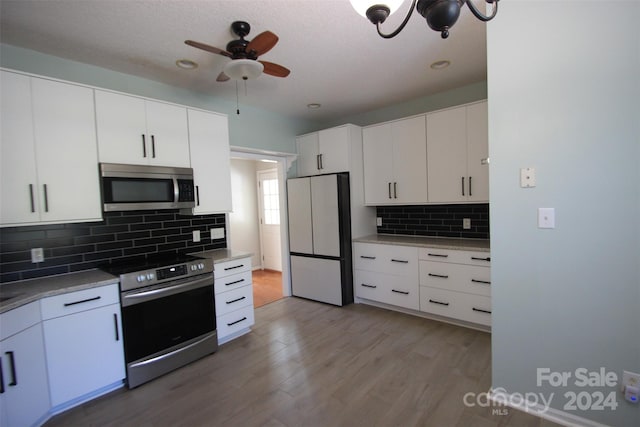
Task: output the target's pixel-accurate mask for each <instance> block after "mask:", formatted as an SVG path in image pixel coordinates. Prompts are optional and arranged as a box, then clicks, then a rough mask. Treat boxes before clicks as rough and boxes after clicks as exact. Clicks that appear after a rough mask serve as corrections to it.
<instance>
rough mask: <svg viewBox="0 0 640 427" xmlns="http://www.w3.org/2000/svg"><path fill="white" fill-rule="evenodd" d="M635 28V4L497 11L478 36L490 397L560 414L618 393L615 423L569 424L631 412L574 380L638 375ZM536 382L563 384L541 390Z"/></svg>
mask: <svg viewBox="0 0 640 427" xmlns="http://www.w3.org/2000/svg"><path fill="white" fill-rule="evenodd" d="M638 22H640V3H638V2H635V1H608V2H594V1H592V2H570V1H547V2H544V5H542V6H541V5H540V2H537V1H517V2H516V1H508V2H500V12H499V13H498V16H497V18H496V19H495V20H493V21H491V22H490V23H488V24H487V33H488V37H487V44H488V68H489V77H488V99H489V150H490V156H491V169H490V185H491V252H492V253H491V258H492V260H491V264H492V266H491V271H492V298H493V300H492V301H493V302H492V304H493V335H492V345H493V352H492V355H493V361H492V372H493V387H494V388H496V387H504V388H505V389H506V390H507V392H509V393H529V392H533V393H544V394H545V396H547V397H549V396H550V394H551V393H555V395H554V398H553V400H552V407H553V408H555V409H559V410H564V409H565V408H564V406H565V404H567V403H568V397H566V396H564V393H565V392H567V391H569V392H571V391H573V392H575V393H580V392H588V393H589V394H591V393H592V392H595V391H597V390H601V391H603V392H605V395H606V394H608V393H609V392H610V391H615V392H616V398H617V399H616V400H617V402H618V403H619V406H618V408H617V409H616V410H615V411H611V410H604V411H598V410H585V411H580V410H578V411H570V410H567V411H566V412H568V413H570V414H573V415H577V416H580V417H584V418H588V419H590V420H595V421H597V422H601V423H605V424H607V425H616V426H631V425H638V424H637V421H638V420H639V419H640V407H638V405H632V404H630V403H627V402H625V401H624V399H623V396H622V394H621V393H620V392H618V391H617V388H615V387H614V388H612V387H605V388H603V389H598V388H596V387H593V388H591V387H578V386H576V385H575V381H576V377H575V370H576V369H578V368H587V369H588V370H589V371H598V370H599V369H600V367H604V368H605V370H606V371H613V372H615V373H616V374H617V375H618V377H619V378H620V377H621V375H622V370H623V369H626V370H631V371H635V372H640V309H639V307H640V125H639V123H640V109H639V107H638V102H639V100H640V84H639V80H638V76H640V30H639V29H640V27H639V26H638ZM523 167H535V168H536V171H537V186H536V187H535V188H530V189H523V188H520V186H519V169H520V168H523ZM539 207H554V208H555V209H556V228H555V229H539V228H537V222H536V217H537V208H539ZM537 368H549V369H550V370H551V371H558V372H562V371H567V372H570V373H571V374H572V377H571V378H569V381H568V386H567V387H566V388H565V387H550V386H548V385H546V383H545V384H544V385H543V386H540V387H539V386H537V384H536V372H537V371H536V370H537ZM585 399H586V398H585Z"/></svg>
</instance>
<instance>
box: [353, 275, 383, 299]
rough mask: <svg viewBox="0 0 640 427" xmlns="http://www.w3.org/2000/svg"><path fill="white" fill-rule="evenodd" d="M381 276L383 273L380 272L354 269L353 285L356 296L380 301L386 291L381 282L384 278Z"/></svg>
mask: <svg viewBox="0 0 640 427" xmlns="http://www.w3.org/2000/svg"><path fill="white" fill-rule="evenodd" d="M381 276H383V275H382V274H380V273H374V272H371V271H364V270H355V274H354V277H353V286H354V288H355V294H356V296H357V297H359V298H365V299H370V300H373V301H382V300H383V299H384V295H385V294H386V292H385V285H384V283H383V280H384V278H383V277H381Z"/></svg>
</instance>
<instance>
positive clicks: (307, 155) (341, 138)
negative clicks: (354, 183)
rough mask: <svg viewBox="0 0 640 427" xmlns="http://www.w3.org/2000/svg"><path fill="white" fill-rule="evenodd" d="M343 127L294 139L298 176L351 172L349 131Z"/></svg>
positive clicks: (350, 136)
mask: <svg viewBox="0 0 640 427" xmlns="http://www.w3.org/2000/svg"><path fill="white" fill-rule="evenodd" d="M353 127H354V126H353V125H344V126H339V127H335V128H330V129H323V130H321V131H319V132H314V133H310V134H307V135H302V136H299V137H297V138H296V146H297V151H298V160H297V168H298V176H310V175H320V174H328V173H336V172H349V171H350V170H351V139H352V135H351V130H352V128H353Z"/></svg>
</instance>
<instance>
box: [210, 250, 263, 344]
mask: <svg viewBox="0 0 640 427" xmlns="http://www.w3.org/2000/svg"><path fill="white" fill-rule="evenodd" d="M213 274H214V277H215V282H214V289H215V303H216V325H217V332H218V344H224V343H225V342H227V341H231V340H232V339H234V338H237V337H239V336H240V335H243V334H245V333H247V332H249V331H250V329H249V328H250V327H251V326H252V325H253V324H254V323H255V317H254V311H253V284H252V280H251V257H246V258H238V259H234V260H231V261H224V262H218V263H215V264H214V267H213Z"/></svg>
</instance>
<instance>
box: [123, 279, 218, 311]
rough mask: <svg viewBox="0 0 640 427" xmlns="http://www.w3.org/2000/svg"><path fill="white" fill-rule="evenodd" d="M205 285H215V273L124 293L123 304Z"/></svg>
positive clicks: (135, 302) (125, 305)
mask: <svg viewBox="0 0 640 427" xmlns="http://www.w3.org/2000/svg"><path fill="white" fill-rule="evenodd" d="M205 286H213V275H209V274H207V275H206V276H205V277H202V278H200V279H196V280H194V279H187V281H185V282H182V283H179V284H176V285H173V286H163V287H160V288H155V289H148V290H143V291H135V292H131V293H123V294H122V306H123V307H128V306H130V305H134V304H140V303H143V302H146V301H151V300H154V299H159V298H163V297H166V296H169V295H175V294H179V293H181V292H186V291H190V290H193V289H198V288H202V287H205Z"/></svg>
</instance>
